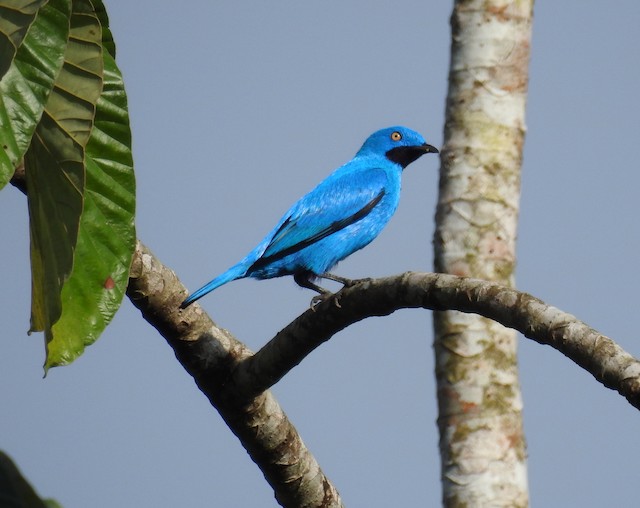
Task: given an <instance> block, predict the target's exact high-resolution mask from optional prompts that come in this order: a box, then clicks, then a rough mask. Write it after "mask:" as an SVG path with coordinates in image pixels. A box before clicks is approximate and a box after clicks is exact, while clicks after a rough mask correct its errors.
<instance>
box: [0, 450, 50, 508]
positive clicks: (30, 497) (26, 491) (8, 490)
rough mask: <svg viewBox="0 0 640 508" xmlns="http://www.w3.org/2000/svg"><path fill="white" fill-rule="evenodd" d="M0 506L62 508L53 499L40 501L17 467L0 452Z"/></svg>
mask: <svg viewBox="0 0 640 508" xmlns="http://www.w3.org/2000/svg"><path fill="white" fill-rule="evenodd" d="M0 505H1V506H14V507H20V508H56V507H59V508H62V505H61V504H60V503H58V502H57V501H55V500H53V499H40V497H39V496H38V494H37V493H36V491H35V490H34V489H33V487H32V486H31V485H30V484H29V482H28V481H27V480H26V479H25V477H24V476H22V473H21V472H20V470H19V469H18V466H16V465H15V463H14V462H13V461H12V460H11V458H10V457H9V456H8V455H7V454H6V453H4V452H2V451H0Z"/></svg>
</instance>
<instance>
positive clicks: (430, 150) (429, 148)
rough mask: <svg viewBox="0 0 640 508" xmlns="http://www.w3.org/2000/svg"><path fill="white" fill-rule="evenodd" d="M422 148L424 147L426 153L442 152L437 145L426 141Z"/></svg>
mask: <svg viewBox="0 0 640 508" xmlns="http://www.w3.org/2000/svg"><path fill="white" fill-rule="evenodd" d="M422 148H423V149H424V153H440V150H438V149H437V148H436V147H435V146H433V145H430V144H428V143H425V144H424V145H422Z"/></svg>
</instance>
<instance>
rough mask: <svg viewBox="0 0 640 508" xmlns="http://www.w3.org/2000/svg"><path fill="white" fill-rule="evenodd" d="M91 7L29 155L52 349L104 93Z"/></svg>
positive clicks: (76, 20) (33, 222)
mask: <svg viewBox="0 0 640 508" xmlns="http://www.w3.org/2000/svg"><path fill="white" fill-rule="evenodd" d="M92 9H93V7H92V5H91V3H90V2H89V0H74V2H73V5H72V12H71V16H70V22H69V23H70V31H69V40H68V42H67V45H66V49H65V53H64V64H63V66H62V69H61V70H60V73H59V75H58V77H57V79H56V81H55V85H54V87H53V90H52V91H51V93H50V95H49V98H48V101H47V104H46V106H45V110H44V112H43V114H42V117H41V120H40V123H39V124H38V126H37V128H36V132H35V135H34V137H33V140H32V143H31V145H30V147H29V149H28V151H27V153H26V155H25V168H26V182H27V191H28V202H29V217H30V232H31V266H32V305H31V331H40V330H44V332H45V338H46V341H47V343H48V342H49V341H51V340H52V338H53V335H52V326H53V324H54V323H55V322H56V321H58V319H59V318H60V315H61V312H62V303H61V291H62V286H63V284H64V281H65V280H66V279H67V278H68V277H69V275H70V273H71V270H72V266H73V255H74V249H75V247H76V241H77V236H78V229H79V224H80V216H81V213H82V209H83V204H84V203H83V201H84V191H85V166H84V147H85V146H86V144H87V143H88V141H89V136H90V135H91V130H92V127H93V118H94V116H95V107H96V106H95V105H96V102H97V101H98V98H99V97H100V94H101V92H102V72H103V68H102V67H103V63H102V46H101V30H100V23H99V22H98V18H97V17H96V15H95V13H93V11H92Z"/></svg>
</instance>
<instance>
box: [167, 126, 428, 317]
mask: <svg viewBox="0 0 640 508" xmlns="http://www.w3.org/2000/svg"><path fill="white" fill-rule="evenodd" d="M425 153H438V150H437V149H436V148H435V147H433V146H431V145H429V144H427V143H426V142H425V140H424V138H423V137H422V136H421V135H420V134H418V133H417V132H415V131H412V130H411V129H407V128H406V127H399V126H398V127H389V128H387V129H382V130H379V131H377V132H375V133H373V134H372V135H371V136H369V138H367V140H366V141H365V142H364V144H363V145H362V148H360V150H359V151H358V153H357V154H356V155H355V157H354V158H353V159H351V160H350V161H349V162H347V163H346V164H345V165H344V166H341V167H339V168H338V169H336V170H335V171H334V172H333V173H332V174H330V175H329V176H328V177H327V178H326V179H325V180H324V181H323V182H321V183H320V184H319V185H318V186H317V187H316V188H315V189H313V190H312V191H311V192H309V193H308V194H307V195H306V196H304V197H302V198H301V199H300V200H299V201H298V202H297V203H296V204H295V205H293V206H292V207H291V208H290V209H289V211H288V212H287V213H285V214H284V216H283V217H282V219H280V222H278V224H277V225H276V227H275V228H273V230H272V231H271V232H270V233H269V234H268V235H267V236H266V237H265V238H264V240H262V242H260V244H259V245H258V246H257V247H256V248H255V249H253V250H252V251H251V252H250V253H249V254H248V255H247V257H245V258H244V259H243V260H242V261H240V262H239V263H238V264H236V265H234V266H232V267H231V268H229V269H228V270H227V271H226V272H224V273H223V274H222V275H219V276H218V277H216V278H215V279H213V280H212V281H211V282H209V283H208V284H205V285H204V286H203V287H201V288H200V289H198V290H197V291H196V292H195V293H193V294H192V295H191V296H189V297H188V298H187V299H186V300H184V301H183V302H182V304H181V305H180V308H183V309H184V308H185V307H187V306H188V305H191V304H192V303H193V302H195V301H196V300H198V299H199V298H202V297H203V296H204V295H206V294H207V293H209V292H211V291H213V290H214V289H216V288H218V287H220V286H222V285H223V284H226V283H227V282H230V281H232V280H236V279H242V278H244V277H253V278H255V279H270V278H272V277H281V276H283V275H293V278H294V280H295V281H296V283H297V284H298V285H299V286H302V287H305V288H309V289H313V290H314V291H317V292H318V293H320V295H319V296H316V297H315V298H314V299H313V300H312V305H313V304H314V303H317V302H319V301H321V300H323V299H325V298H326V297H327V296H330V295H331V294H332V293H330V292H329V291H328V290H326V289H324V288H321V287H320V286H318V285H316V284H314V282H313V281H314V280H315V279H317V278H323V279H330V280H335V281H337V282H340V283H342V284H345V285H347V284H349V283H350V281H349V279H345V278H343V277H338V276H336V275H333V274H330V273H328V270H330V269H331V268H332V267H333V266H335V265H336V264H337V263H338V262H339V261H341V260H343V259H344V258H346V257H347V256H349V255H350V254H352V253H354V252H355V251H357V250H359V249H362V248H363V247H364V246H366V245H368V244H369V243H370V242H371V241H372V240H373V239H374V238H375V237H376V236H378V235H379V234H380V231H382V228H384V226H385V225H386V224H387V222H389V219H390V218H391V216H392V215H393V214H394V212H395V211H396V208H397V206H398V201H399V200H400V177H401V174H402V170H403V169H404V168H406V167H407V166H408V165H409V164H411V163H412V162H413V161H415V160H416V159H418V158H419V157H421V156H422V155H424V154H425Z"/></svg>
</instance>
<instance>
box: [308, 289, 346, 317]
mask: <svg viewBox="0 0 640 508" xmlns="http://www.w3.org/2000/svg"><path fill="white" fill-rule="evenodd" d="M327 300H333V304H334V305H335V306H336V307H338V308H339V309H341V308H342V305H340V295H339V293H329V292H327V293H320V294H319V295H316V296H314V297H313V298H312V299H311V304H310V305H309V307H310V308H311V310H312V311H313V312H315V311H316V307H317V306H318V305H320V304H321V303H324V302H326V301H327Z"/></svg>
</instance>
